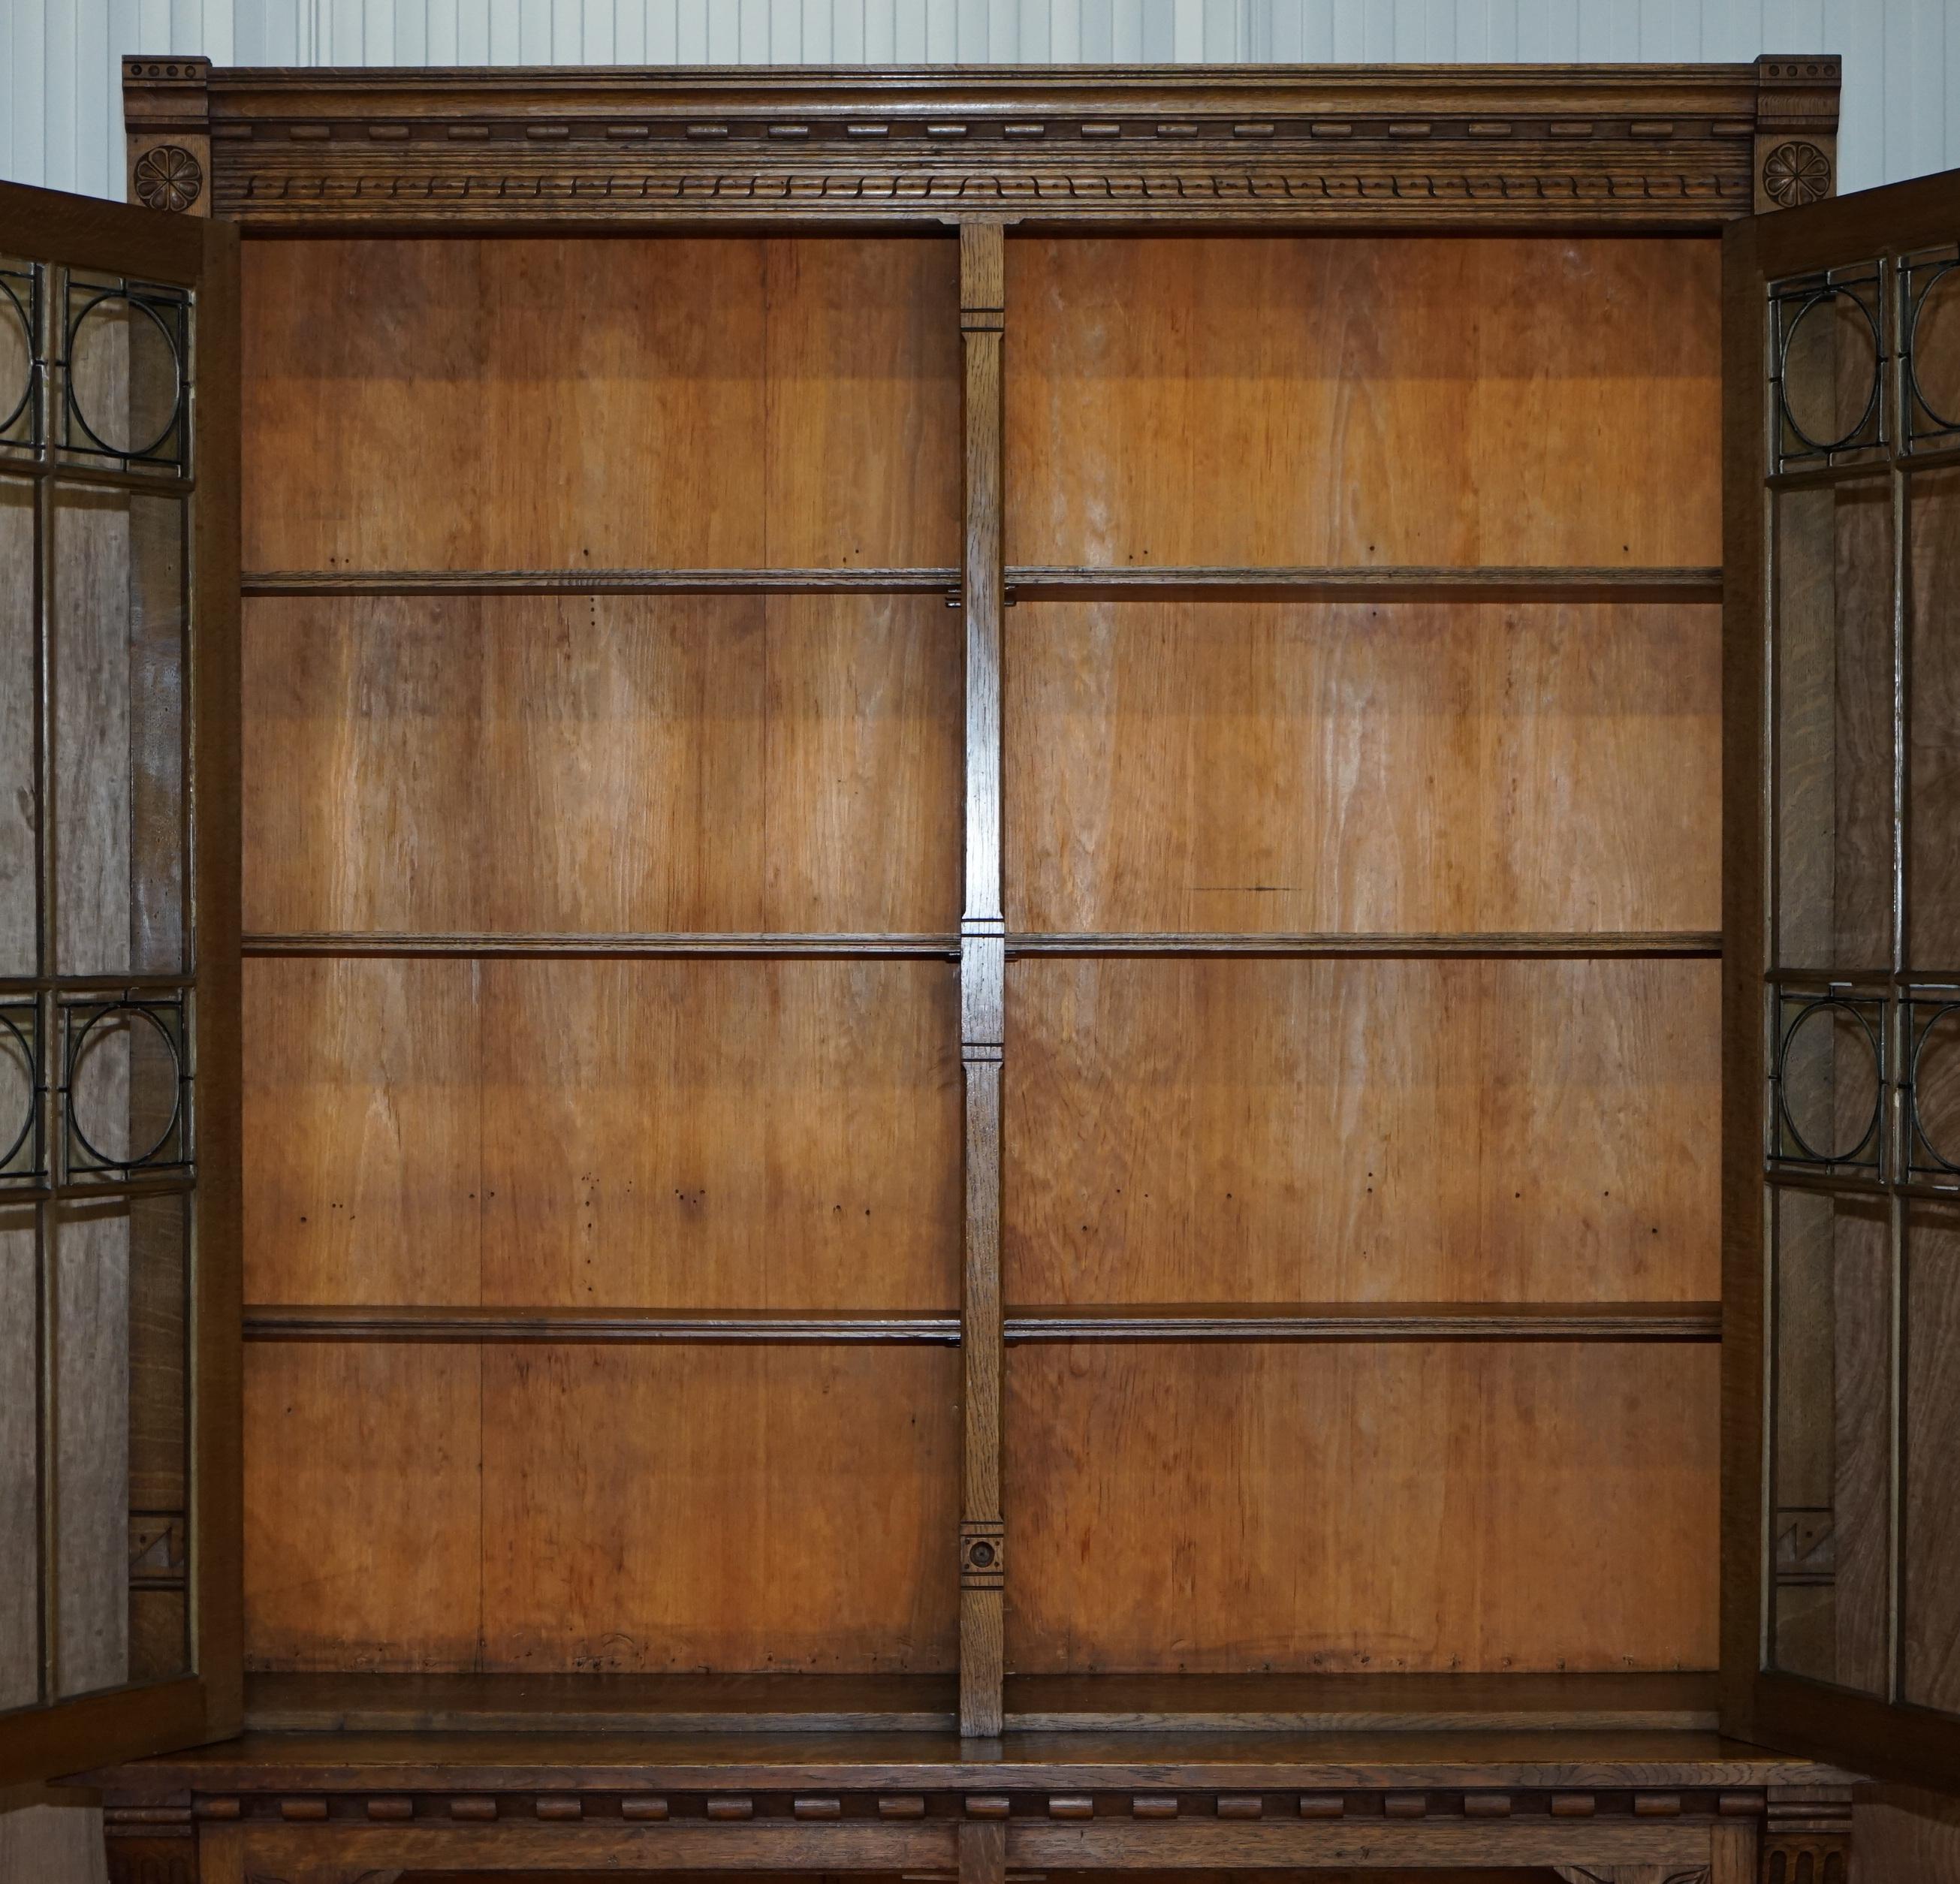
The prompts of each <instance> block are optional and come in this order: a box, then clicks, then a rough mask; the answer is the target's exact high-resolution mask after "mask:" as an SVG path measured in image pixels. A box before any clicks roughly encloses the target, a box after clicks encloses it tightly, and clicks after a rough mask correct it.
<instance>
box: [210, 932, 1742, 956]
mask: <svg viewBox="0 0 1960 1884" xmlns="http://www.w3.org/2000/svg"><path fill="white" fill-rule="evenodd" d="M243 950H244V953H246V954H247V955H248V956H324V957H327V958H330V959H334V960H348V959H363V958H374V959H381V960H401V959H406V958H410V957H417V956H464V957H468V958H472V959H474V958H477V957H481V956H500V957H501V956H512V957H520V958H523V957H539V956H573V957H578V956H593V957H619V958H625V959H628V960H653V959H659V958H673V957H678V958H681V959H700V958H704V957H709V956H733V957H737V958H742V957H748V958H768V957H773V956H814V957H817V958H820V959H827V960H878V959H890V960H908V961H956V960H958V959H959V952H960V942H959V937H958V936H957V935H956V934H950V933H948V934H762V933H756V934H707V933H700V934H691V933H685V932H683V933H676V934H662V935H598V934H581V935H574V934H562V935H516V934H511V935H466V934H402V933H399V932H390V931H370V930H319V931H304V932H297V933H293V934H273V933H267V932H262V933H258V934H248V935H247V936H246V937H244V938H243ZM1007 953H1008V955H1009V956H1010V957H1013V956H1044V955H1053V956H1158V955H1163V956H1216V955H1246V956H1346V957H1384V958H1394V959H1400V958H1407V957H1419V956H1466V957H1470V958H1473V959H1481V958H1484V957H1489V956H1527V957H1540V958H1544V959H1547V960H1591V959H1593V958H1596V957H1604V956H1650V957H1659V956H1719V955H1720V953H1722V937H1721V934H1720V931H1716V930H1712V929H1691V930H1675V929H1669V930H1640V931H1631V930H1614V931H1608V930H1570V931H1558V932H1547V933H1542V934H1513V933H1508V932H1507V933H1498V932H1493V933H1491V934H1474V933H1473V934H1450V935H1417V934H1408V935H1403V934H1392V933H1376V934H1337V933H1319V934H1269V935H1268V934H1214V933H1213V932H1211V931H1196V930H1187V931H1163V932H1161V933H1136V934H1126V933H1120V932H1116V931H1083V932H1081V933H1074V934H1009V935H1008V937H1007Z"/></svg>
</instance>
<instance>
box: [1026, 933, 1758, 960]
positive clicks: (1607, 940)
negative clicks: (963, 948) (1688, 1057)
mask: <svg viewBox="0 0 1960 1884" xmlns="http://www.w3.org/2000/svg"><path fill="white" fill-rule="evenodd" d="M1007 953H1008V954H1009V955H1010V956H1032V955H1063V956H1089V955H1265V956H1305V955H1328V956H1393V957H1404V956H1433V955H1448V956H1480V957H1481V956H1544V957H1547V958H1553V959H1571V958H1591V957H1593V956H1719V955H1720V953H1722V937H1721V934H1720V931H1717V930H1712V929H1691V930H1676V929H1666V930H1640V931H1628V930H1612V931H1608V930H1570V931H1558V932H1548V933H1543V934H1516V933H1512V932H1497V931H1493V932H1491V933H1490V934H1475V933H1472V934H1449V935H1416V934H1409V935H1402V934H1391V933H1373V934H1336V933H1328V932H1320V933H1315V934H1271V935H1262V934H1244V935H1226V934H1212V933H1210V932H1208V931H1188V930H1187V931H1177V932H1175V933H1173V932H1169V931H1166V932H1164V933H1162V934H1109V933H1088V932H1085V933H1083V934H1026V935H1015V934H1010V935H1009V936H1008V937H1007Z"/></svg>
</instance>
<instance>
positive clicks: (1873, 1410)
mask: <svg viewBox="0 0 1960 1884" xmlns="http://www.w3.org/2000/svg"><path fill="white" fill-rule="evenodd" d="M1724 319H1725V328H1726V340H1725V345H1726V378H1727V382H1728V383H1727V391H1726V397H1727V425H1726V450H1727V454H1728V465H1727V505H1728V512H1727V519H1726V522H1727V568H1726V603H1727V609H1728V630H1727V632H1728V642H1729V656H1728V670H1729V677H1728V701H1727V709H1726V727H1727V729H1728V730H1727V737H1728V740H1729V759H1728V765H1729V774H1728V777H1729V783H1728V791H1727V804H1726V815H1727V821H1728V840H1727V842H1728V853H1727V865H1728V869H1727V874H1728V885H1727V899H1728V907H1727V911H1726V923H1727V950H1728V968H1727V988H1726V1001H1727V1032H1728V1041H1727V1058H1726V1068H1725V1091H1726V1107H1727V1122H1726V1158H1725V1168H1726V1196H1725V1211H1726V1243H1727V1249H1726V1265H1725V1274H1724V1293H1725V1297H1726V1308H1725V1314H1726V1319H1725V1329H1724V1341H1725V1347H1724V1373H1725V1382H1724V1392H1725V1399H1726V1414H1727V1427H1728V1433H1729V1456H1728V1459H1727V1461H1726V1513H1725V1538H1726V1542H1725V1555H1726V1559H1727V1561H1726V1565H1725V1577H1724V1603H1723V1610H1724V1614H1723V1663H1724V1674H1725V1683H1724V1695H1725V1704H1724V1722H1725V1725H1726V1726H1727V1727H1728V1728H1729V1730H1731V1731H1733V1732H1735V1733H1740V1734H1742V1735H1745V1736H1748V1737H1749V1738H1752V1739H1759V1740H1764V1741H1768V1742H1771V1744H1776V1745H1782V1746H1791V1747H1796V1748H1799V1749H1803V1750H1805V1751H1809V1752H1818V1753H1820V1754H1823V1755H1826V1756H1828V1757H1831V1758H1836V1759H1838V1760H1840V1761H1843V1762H1844V1763H1845V1764H1847V1765H1852V1766H1854V1767H1860V1768H1864V1769H1866V1770H1868V1771H1876V1772H1880V1773H1885V1774H1896V1775H1898V1776H1901V1777H1916V1778H1917V1779H1919V1780H1921V1781H1925V1782H1927V1783H1929V1784H1934V1785H1943V1784H1944V1785H1949V1786H1960V1497H1956V1496H1955V1492H1956V1488H1960V173H1952V174H1949V175H1946V176H1943V177H1930V178H1927V179H1924V180H1921V181H1919V182H1917V183H1909V184H1903V185H1900V186H1896V187H1895V188H1892V189H1882V190H1874V191H1872V192H1870V193H1867V194H1866V195H1863V196H1852V197H1848V198H1844V199H1839V200H1838V201H1836V202H1828V203H1823V204H1820V205H1816V206H1815V207H1814V208H1806V209H1797V210H1790V211H1783V212H1776V213H1774V214H1771V215H1767V216H1762V217H1758V218H1755V219H1754V220H1752V221H1749V222H1746V223H1742V224H1736V226H1735V227H1734V228H1733V229H1732V231H1730V232H1729V237H1728V240H1727V247H1726V283H1725V315H1724Z"/></svg>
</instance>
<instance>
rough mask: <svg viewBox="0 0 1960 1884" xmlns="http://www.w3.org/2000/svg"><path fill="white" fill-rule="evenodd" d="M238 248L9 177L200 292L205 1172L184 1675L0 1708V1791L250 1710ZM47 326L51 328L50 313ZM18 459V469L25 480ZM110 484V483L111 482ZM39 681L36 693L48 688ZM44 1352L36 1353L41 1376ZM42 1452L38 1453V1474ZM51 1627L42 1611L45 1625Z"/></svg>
mask: <svg viewBox="0 0 1960 1884" xmlns="http://www.w3.org/2000/svg"><path fill="white" fill-rule="evenodd" d="M238 251H239V241H238V235H237V231H235V230H233V229H228V228H219V227H215V226H213V225H210V224H196V223H186V222H185V221H183V220H181V219H179V218H171V217H167V216H162V215H156V214H154V213H152V212H149V211H146V210H142V209H137V208H126V207H125V206H123V205H121V204H116V203H107V202H97V201H96V200H94V199H90V198H85V197H79V196H67V195H64V194H62V193H59V192H57V191H54V190H44V189H32V188H30V187H28V186H24V185H14V184H8V185H5V186H0V253H6V254H8V255H10V256H16V257H19V258H21V259H25V260H30V261H33V262H37V263H43V264H45V265H51V266H72V267H76V268H85V269H91V270H94V271H99V272H105V273H112V274H115V275H121V276H124V277H130V278H135V279H138V280H139V281H140V280H144V279H149V280H154V281H156V282H160V283H167V284H170V285H173V286H180V287H184V288H190V289H191V290H192V291H193V292H194V293H195V294H196V310H195V320H196V326H195V329H194V339H193V342H192V344H193V345H194V347H195V349H196V355H195V359H196V371H195V375H194V381H193V385H192V393H191V409H190V421H189V422H190V425H191V428H192V440H193V445H192V449H193V450H194V452H195V453H196V457H195V460H194V462H193V467H192V482H191V483H190V484H189V485H186V486H184V487H182V488H183V489H184V491H185V493H186V495H189V494H190V493H192V492H194V493H195V495H194V498H193V501H194V504H195V508H194V511H193V513H192V532H193V534H192V541H191V544H190V551H189V559H190V568H189V571H188V572H187V580H188V583H189V589H188V594H189V600H190V605H191V609H192V624H193V626H192V638H191V641H190V642H189V655H188V662H189V699H188V700H187V702H186V711H185V719H186V729H187V739H186V746H187V756H188V759H189V765H188V768H187V775H186V778H185V780H184V790H185V794H186V808H185V813H184V819H185V822H184V827H183V828H184V829H185V830H186V832H187V834H188V837H189V845H190V848H191V853H192V871H191V876H190V880H189V883H188V885H187V887H188V888H189V893H190V896H191V909H190V912H189V934H190V935H191V937H192V947H193V949H194V953H193V956H192V971H193V972H194V975H195V978H196V999H195V1004H194V1007H193V1016H194V1018H193V1020H192V1037H191V1042H190V1048H191V1052H192V1066H193V1068H194V1078H195V1084H194V1086H193V1087H192V1092H193V1096H194V1097H193V1103H194V1106H195V1119H196V1150H195V1156H196V1187H195V1190H194V1192H192V1198H193V1201H192V1207H191V1208H192V1216H191V1224H192V1229H191V1231H190V1236H189V1244H188V1246H187V1249H186V1259H187V1261H188V1262H189V1277H190V1281H189V1289H190V1299H189V1302H188V1303H186V1310H187V1313H188V1315H189V1354H188V1356H187V1361H188V1391H189V1405H188V1407H187V1408H186V1415H187V1419H188V1426H189V1433H188V1447H187V1450H188V1452H189V1460H188V1469H189V1480H188V1487H187V1504H188V1509H189V1517H190V1521H191V1523H190V1538H189V1568H188V1571H187V1573H186V1602H187V1608H188V1612H189V1635H190V1666H191V1669H192V1672H190V1673H189V1674H187V1675H185V1676H180V1677H179V1678H177V1679H170V1680H165V1681H161V1682H151V1683H147V1684H142V1685H131V1686H127V1687H122V1688H115V1689H111V1690H109V1691H103V1692H98V1693H94V1694H90V1695H83V1696H81V1697H79V1698H75V1699H73V1700H66V1701H50V1702H46V1703H43V1704H40V1705H38V1706H33V1707H23V1708H19V1709H16V1710H14V1711H11V1712H9V1713H7V1714H0V1787H5V1786H7V1785H10V1784H15V1783H17V1782H21V1781H33V1780H41V1779H47V1778H51V1777H54V1776H56V1775H57V1774H62V1773H65V1772H72V1771H74V1770H75V1769H76V1768H78V1767H81V1766H84V1765H100V1764H101V1763H103V1761H105V1760H110V1759H116V1758H130V1757H134V1756H136V1755H141V1754H145V1753H154V1752H165V1751H168V1750H170V1749H175V1748H179V1747H183V1746H195V1745H196V1744H198V1743H199V1742H204V1741H208V1740H212V1739H221V1738H223V1737H224V1736H227V1735H229V1734H232V1733H236V1732H237V1730H238V1726H239V1724H240V1720H241V1719H242V1717H243V1567H242V1559H243V1480H242V1475H241V1470H240V1424H241V1418H242V1409H241V1399H240V1364H241V1349H240V1309H241V1304H242V1298H243V1286H242V1279H241V1231H240V1192H241V1184H240V1177H241V1171H240V1163H241V1159H240V1139H239V1131H240V1119H239V1113H240V1046H239V1001H240V983H239V972H240V971H239V917H240V905H239V876H240V856H239V828H240V827H239V815H240V813H239V773H238V765H237V753H238V740H239V727H240V711H239V667H238V617H239V593H238V582H239V571H238V528H239V522H238V520H239V505H238V453H239V414H238V389H239V306H238ZM43 318H44V320H46V322H47V323H49V328H48V331H49V333H52V321H53V320H54V318H55V316H54V313H53V311H52V309H50V310H49V311H48V312H47V313H46V314H45V316H44V317H43ZM43 381H44V383H43V387H42V389H41V396H42V398H43V414H44V430H45V431H46V435H47V436H48V438H49V439H50V440H52V437H53V436H54V426H53V418H52V399H53V398H54V396H55V395H54V392H53V389H52V379H51V378H49V377H48V376H47V375H46V373H45V372H44V374H43ZM5 469H8V470H9V471H10V472H12V471H14V470H15V469H16V467H15V466H11V465H9V466H6V467H5ZM26 472H27V466H26V465H25V463H21V465H20V466H19V467H18V473H17V474H24V473H26ZM36 475H37V476H38V477H40V479H43V481H45V480H46V479H49V478H51V477H53V476H56V475H59V476H68V477H71V478H72V479H84V478H87V476H89V475H90V473H87V472H85V471H81V470H78V469H72V468H71V469H69V470H68V471H66V472H58V469H57V460H56V458H55V457H54V454H53V450H52V444H51V443H50V444H49V446H48V447H47V450H46V453H44V455H43V469H42V470H41V471H40V473H37V474H36ZM100 477H110V478H111V481H112V482H113V476H111V474H109V473H102V474H100ZM98 481H99V479H98ZM125 482H129V481H128V480H127V479H126V480H125ZM132 488H135V487H132ZM43 514H44V515H45V511H44V512H43ZM47 534H48V533H47V532H46V530H45V528H43V530H42V532H41V537H42V540H41V543H40V549H39V550H38V552H37V571H36V578H35V580H36V585H37V586H36V594H35V600H34V610H35V615H36V619H37V622H39V623H40V624H41V626H40V632H43V634H45V633H46V632H47V630H46V624H45V617H46V584H47V582H48V581H49V569H50V567H51V562H52V551H51V549H50V548H49V544H48V542H47V540H46V537H47ZM41 691H42V692H43V695H44V696H45V693H46V688H45V686H44V685H43V688H42V689H41ZM44 711H45V709H44ZM45 737H46V735H45V732H43V739H45ZM45 867H46V866H45V865H44V869H45ZM51 966H52V964H51V963H43V967H44V968H49V967H51ZM42 979H46V976H43V978H42ZM91 979H94V980H97V981H100V982H103V983H105V984H108V983H113V982H116V980H117V977H116V976H115V975H103V976H100V977H92V978H91ZM57 1050H58V1043H57V1042H55V1041H53V1040H52V1039H50V1040H47V1041H44V1042H42V1043H41V1056H42V1068H41V1079H40V1084H41V1086H42V1087H43V1104H44V1105H45V1104H46V1103H49V1100H48V1099H47V1096H46V1088H47V1087H49V1085H50V1084H51V1083H52V1065H51V1061H50V1058H49V1056H50V1055H52V1054H54V1053H55V1052H56V1051H57ZM48 1168H49V1176H47V1178H46V1179H45V1180H44V1181H43V1182H41V1183H40V1185H37V1186H36V1187H33V1188H31V1189H21V1188H18V1187H15V1188H14V1189H8V1190H5V1191H0V1201H15V1200H19V1201H27V1200H29V1199H45V1198H50V1197H53V1196H56V1195H69V1194H71V1193H72V1187H69V1186H65V1185H63V1184H62V1182H61V1181H60V1176H59V1164H58V1163H57V1162H56V1161H54V1160H53V1159H52V1148H50V1157H49V1161H48ZM46 1364H47V1363H46V1357H45V1356H43V1371H44V1372H45V1370H46ZM43 1392H46V1383H43ZM43 1418H45V1407H44V1408H43ZM45 1463H46V1447H45V1446H43V1466H44V1467H45ZM41 1497H42V1500H43V1523H44V1524H45V1523H48V1522H49V1519H50V1516H51V1513H49V1510H47V1508H46V1506H47V1501H48V1497H49V1494H48V1491H47V1488H46V1481H45V1479H43V1481H42V1491H41ZM51 1580H52V1553H51V1545H50V1544H49V1539H47V1538H46V1537H45V1536H44V1538H43V1581H44V1583H49V1582H51ZM51 1605H52V1596H50V1595H49V1594H48V1593H46V1592H45V1591H44V1593H43V1615H44V1617H45V1616H46V1614H47V1612H48V1609H49V1607H50V1606H51ZM47 1627H48V1625H46V1622H45V1621H44V1625H43V1628H44V1634H45V1632H46V1628H47ZM43 1662H44V1666H45V1663H46V1653H45V1645H44V1653H43Z"/></svg>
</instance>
